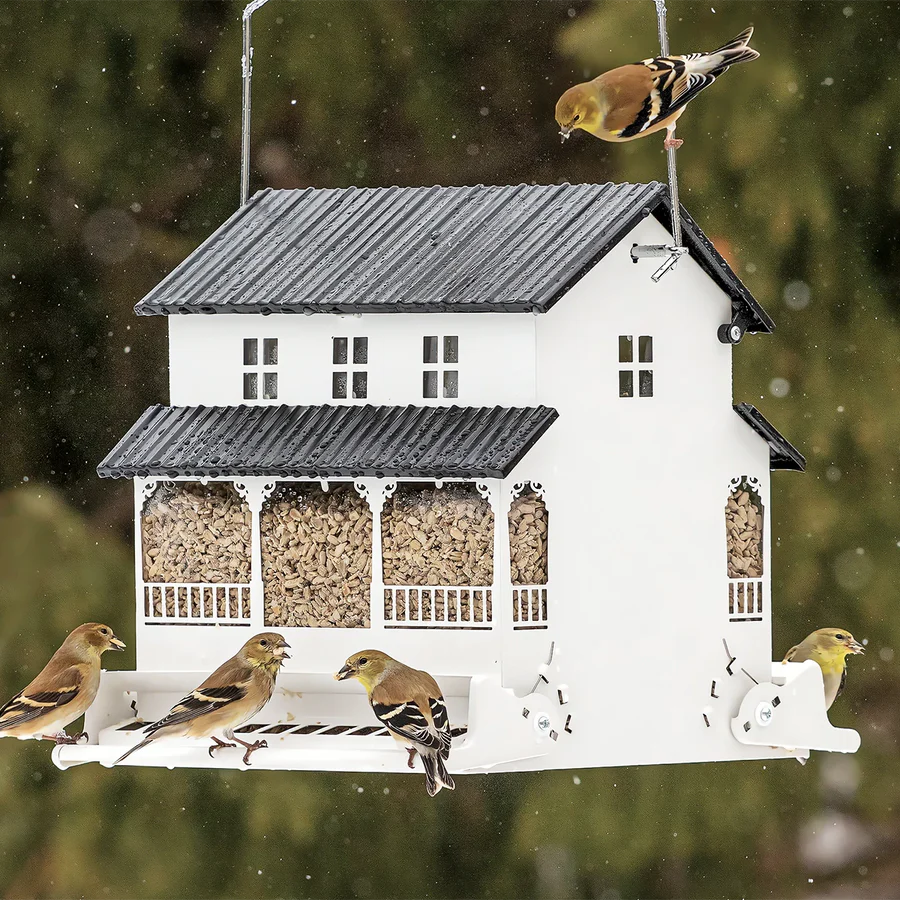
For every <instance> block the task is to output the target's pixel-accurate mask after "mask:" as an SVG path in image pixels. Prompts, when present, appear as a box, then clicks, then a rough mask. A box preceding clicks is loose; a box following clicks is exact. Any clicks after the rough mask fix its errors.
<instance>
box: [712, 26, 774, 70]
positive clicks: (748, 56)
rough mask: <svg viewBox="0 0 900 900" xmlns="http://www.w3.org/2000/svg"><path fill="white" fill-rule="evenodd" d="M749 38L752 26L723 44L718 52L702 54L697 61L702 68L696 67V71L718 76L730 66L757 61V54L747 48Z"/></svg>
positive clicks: (750, 48) (751, 33)
mask: <svg viewBox="0 0 900 900" xmlns="http://www.w3.org/2000/svg"><path fill="white" fill-rule="evenodd" d="M751 37H753V26H752V25H751V26H750V27H749V28H745V29H744V30H743V31H742V32H741V33H740V34H739V35H738V36H737V37H734V38H732V39H731V40H730V41H729V42H728V43H727V44H723V45H722V46H721V47H719V49H718V50H713V52H712V53H706V54H704V55H703V57H701V59H700V60H698V61H699V62H701V63H702V68H701V67H699V66H698V71H701V72H702V74H704V75H714V76H718V75H721V74H722V73H723V72H727V71H728V69H729V67H730V66H735V65H737V64H738V63H742V62H750V61H751V60H754V59H758V58H759V53H757V52H756V50H754V49H753V48H752V47H748V46H747V45H748V44H749V42H750V38H751Z"/></svg>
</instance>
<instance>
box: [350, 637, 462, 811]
mask: <svg viewBox="0 0 900 900" xmlns="http://www.w3.org/2000/svg"><path fill="white" fill-rule="evenodd" d="M334 677H335V678H336V679H337V680H338V681H343V680H344V679H345V678H356V679H357V680H358V681H360V682H362V685H363V687H365V689H366V693H368V695H369V703H370V704H371V706H372V710H373V712H374V713H375V715H376V716H377V717H378V720H379V721H380V722H381V723H382V724H383V725H385V726H386V727H387V729H388V731H390V733H391V735H392V736H393V738H394V739H395V740H396V741H398V742H399V743H401V744H405V745H406V748H407V750H408V752H409V767H410V768H411V769H412V768H413V761H414V760H415V758H416V753H418V754H419V756H421V757H422V765H423V766H424V767H425V790H426V791H428V796H429V797H433V796H434V795H435V794H436V793H437V792H438V791H439V790H440V789H441V788H447V789H448V790H451V791H452V790H453V789H454V788H455V787H456V785H455V784H454V783H453V779H452V778H451V777H450V773H449V772H448V771H447V767H446V766H445V765H444V761H445V760H446V759H447V758H448V757H449V756H450V720H449V718H448V717H447V707H446V704H445V703H444V698H443V696H442V695H441V689H440V688H439V687H438V683H437V682H436V681H435V680H434V679H433V678H432V677H431V676H430V675H429V674H428V673H427V672H421V671H419V670H418V669H411V668H410V667H409V666H405V665H403V663H401V662H398V661H397V660H396V659H393V658H391V657H390V656H388V655H387V654H386V653H382V652H381V651H380V650H361V651H360V652H359V653H354V654H353V656H351V657H350V658H349V659H348V660H347V662H346V663H345V664H344V666H343V668H342V669H341V670H340V671H339V672H337V673H336V674H335V676H334Z"/></svg>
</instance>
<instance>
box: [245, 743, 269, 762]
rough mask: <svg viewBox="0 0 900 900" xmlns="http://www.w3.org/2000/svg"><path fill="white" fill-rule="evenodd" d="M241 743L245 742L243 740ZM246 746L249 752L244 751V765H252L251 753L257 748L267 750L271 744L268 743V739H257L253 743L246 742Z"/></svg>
mask: <svg viewBox="0 0 900 900" xmlns="http://www.w3.org/2000/svg"><path fill="white" fill-rule="evenodd" d="M241 743H242V744H244V742H243V741H241ZM244 746H245V747H246V748H247V752H246V753H244V765H245V766H249V765H250V754H251V753H253V752H254V751H255V750H265V749H267V748H268V746H269V745H268V743H266V741H255V742H254V743H252V744H244Z"/></svg>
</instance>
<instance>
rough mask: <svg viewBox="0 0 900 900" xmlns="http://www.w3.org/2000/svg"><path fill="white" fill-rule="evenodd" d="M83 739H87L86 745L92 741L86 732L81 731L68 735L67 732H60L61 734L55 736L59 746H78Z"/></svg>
mask: <svg viewBox="0 0 900 900" xmlns="http://www.w3.org/2000/svg"><path fill="white" fill-rule="evenodd" d="M82 738H84V739H85V743H87V742H88V741H89V740H90V737H89V735H88V733H87V732H86V731H80V732H78V734H66V733H65V731H60V733H59V734H57V735H55V736H54V740H55V741H56V744H57V746H59V745H60V744H77V743H78V742H79V741H80V740H81V739H82Z"/></svg>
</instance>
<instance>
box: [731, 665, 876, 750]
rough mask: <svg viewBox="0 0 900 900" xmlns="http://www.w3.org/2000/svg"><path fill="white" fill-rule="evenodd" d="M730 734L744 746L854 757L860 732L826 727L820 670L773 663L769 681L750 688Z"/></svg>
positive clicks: (816, 666)
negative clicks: (810, 751) (800, 749)
mask: <svg viewBox="0 0 900 900" xmlns="http://www.w3.org/2000/svg"><path fill="white" fill-rule="evenodd" d="M731 732H732V734H734V736H735V738H737V740H739V741H740V742H741V743H742V744H752V745H755V746H760V747H785V748H787V749H789V750H796V749H797V748H801V747H802V748H804V749H807V750H831V751H836V752H838V753H855V752H856V751H857V750H858V749H859V745H860V737H859V732H857V731H854V730H853V729H852V728H835V727H834V726H833V725H832V724H831V723H830V722H829V721H828V715H827V713H826V711H825V683H824V681H823V679H822V670H821V669H820V668H819V666H818V664H817V663H815V662H813V661H812V660H811V659H810V660H807V661H806V662H802V663H780V662H774V663H772V681H771V682H761V683H760V684H757V685H755V686H754V687H752V688H750V690H749V691H748V692H747V694H746V696H745V697H744V699H743V700H742V701H741V706H740V709H739V710H738V714H737V716H736V717H735V718H734V719H732V720H731ZM798 755H801V754H798Z"/></svg>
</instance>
